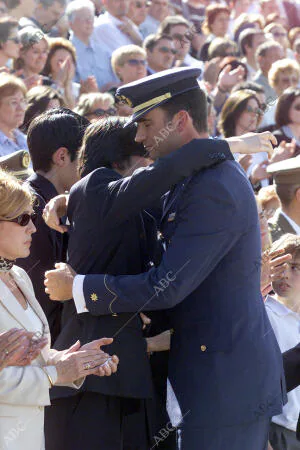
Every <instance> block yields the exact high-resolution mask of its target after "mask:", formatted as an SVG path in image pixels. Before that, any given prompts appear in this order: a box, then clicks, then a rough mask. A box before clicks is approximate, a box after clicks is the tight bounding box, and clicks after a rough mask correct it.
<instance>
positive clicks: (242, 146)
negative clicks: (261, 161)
mask: <svg viewBox="0 0 300 450" xmlns="http://www.w3.org/2000/svg"><path fill="white" fill-rule="evenodd" d="M226 141H227V142H228V144H229V146H230V150H231V151H232V153H243V154H251V153H260V152H267V153H268V155H269V157H271V156H272V155H273V152H274V149H273V145H274V146H275V145H277V139H276V137H275V136H273V134H272V133H270V131H264V132H263V133H246V134H243V135H241V136H233V137H231V138H227V139H226Z"/></svg>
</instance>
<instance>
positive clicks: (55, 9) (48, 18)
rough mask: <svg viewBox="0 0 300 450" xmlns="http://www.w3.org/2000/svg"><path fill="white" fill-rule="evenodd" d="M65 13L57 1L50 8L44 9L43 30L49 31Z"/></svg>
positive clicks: (62, 6)
mask: <svg viewBox="0 0 300 450" xmlns="http://www.w3.org/2000/svg"><path fill="white" fill-rule="evenodd" d="M64 12H65V7H64V5H62V4H61V3H60V2H59V1H56V2H54V3H53V4H52V5H51V6H48V7H45V8H44V17H45V20H44V26H43V28H44V30H45V31H50V30H51V28H52V27H54V25H55V24H56V23H57V22H58V21H59V19H60V18H61V17H62V16H63V14H64Z"/></svg>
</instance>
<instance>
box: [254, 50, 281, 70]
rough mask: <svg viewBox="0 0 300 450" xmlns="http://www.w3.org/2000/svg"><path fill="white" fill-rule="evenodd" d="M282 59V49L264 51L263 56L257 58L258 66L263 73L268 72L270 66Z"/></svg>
mask: <svg viewBox="0 0 300 450" xmlns="http://www.w3.org/2000/svg"><path fill="white" fill-rule="evenodd" d="M283 58H284V50H283V48H282V47H277V46H276V47H275V46H274V47H271V48H269V49H268V50H267V51H266V54H265V56H260V57H258V60H259V64H260V66H261V70H262V71H263V73H267V72H269V70H270V68H271V66H272V64H273V63H274V62H275V61H278V60H279V59H283Z"/></svg>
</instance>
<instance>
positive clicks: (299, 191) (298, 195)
mask: <svg viewBox="0 0 300 450" xmlns="http://www.w3.org/2000/svg"><path fill="white" fill-rule="evenodd" d="M295 197H296V200H297V202H298V203H299V205H300V187H299V188H298V189H297V190H296V192H295Z"/></svg>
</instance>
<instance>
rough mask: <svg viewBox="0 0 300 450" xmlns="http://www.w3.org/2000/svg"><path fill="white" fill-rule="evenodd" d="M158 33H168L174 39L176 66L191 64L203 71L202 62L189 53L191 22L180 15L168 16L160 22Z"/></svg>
mask: <svg viewBox="0 0 300 450" xmlns="http://www.w3.org/2000/svg"><path fill="white" fill-rule="evenodd" d="M158 34H163V35H168V36H170V37H171V38H172V39H173V41H174V46H175V49H176V50H177V54H176V63H175V65H176V67H186V66H193V67H198V68H199V69H201V71H203V62H201V61H198V60H197V59H195V58H193V57H192V56H191V55H190V50H191V43H192V40H193V30H192V24H191V23H190V22H189V21H188V20H186V19H185V18H184V17H182V16H169V17H167V18H166V19H165V20H164V21H163V22H162V23H161V24H160V27H159V29H158Z"/></svg>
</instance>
